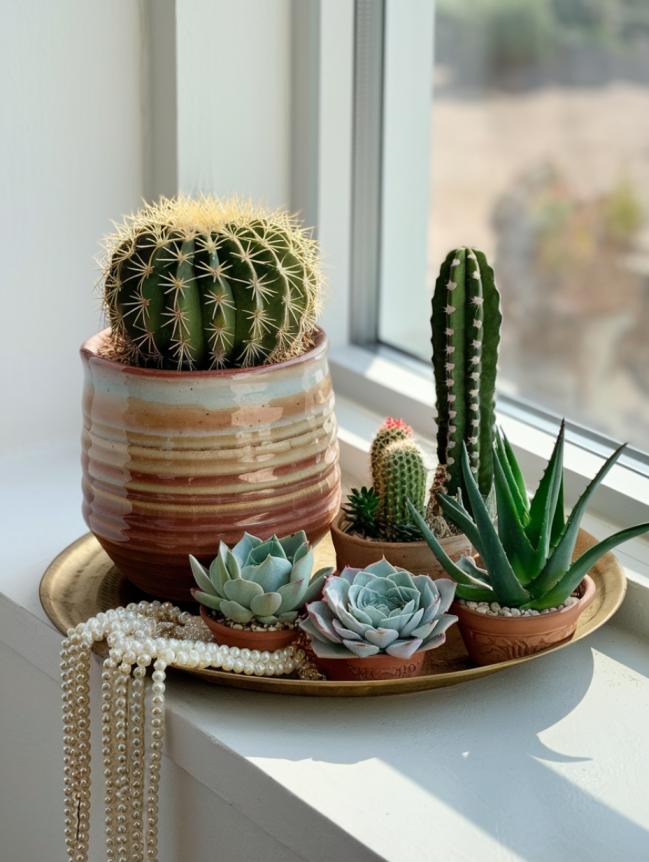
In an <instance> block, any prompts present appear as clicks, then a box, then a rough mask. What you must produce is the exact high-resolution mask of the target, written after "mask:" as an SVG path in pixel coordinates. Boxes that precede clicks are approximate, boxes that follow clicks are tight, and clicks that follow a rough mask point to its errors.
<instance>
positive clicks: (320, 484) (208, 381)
mask: <svg viewBox="0 0 649 862" xmlns="http://www.w3.org/2000/svg"><path fill="white" fill-rule="evenodd" d="M108 333H109V331H108V330H104V331H103V332H100V333H99V334H98V335H95V336H93V337H92V338H90V339H89V340H88V341H86V342H85V344H83V345H82V347H81V358H82V361H83V366H84V372H85V384H84V392H83V438H82V450H83V455H82V465H83V515H84V518H85V520H86V523H87V524H88V527H89V528H90V529H91V530H92V532H93V533H94V534H95V536H96V537H97V539H98V540H99V542H100V543H101V545H102V546H103V548H104V549H105V551H106V553H107V554H108V555H109V557H110V558H111V559H112V560H113V562H114V563H115V565H116V566H117V567H118V568H119V569H120V571H121V572H122V573H123V574H124V575H125V576H126V577H127V578H128V579H129V580H130V581H132V582H133V583H134V584H135V585H136V586H137V587H139V588H140V589H141V590H143V591H144V592H146V593H148V594H150V595H153V596H156V597H158V598H162V599H168V600H171V601H189V600H190V599H191V596H190V593H189V590H190V587H191V586H193V579H192V576H191V572H190V569H189V565H188V561H187V555H188V554H189V553H192V554H194V555H195V556H196V557H198V559H199V560H201V562H203V563H208V562H209V561H210V560H211V559H212V558H213V557H214V556H215V554H216V551H217V548H218V543H219V540H221V539H222V540H224V541H225V542H227V543H228V544H232V543H234V542H236V541H238V540H239V539H240V538H241V536H242V534H243V532H244V530H247V531H249V532H251V533H254V534H255V535H257V536H260V537H261V538H266V537H268V536H270V535H272V534H273V533H277V534H279V535H286V534H289V533H292V532H295V531H296V530H300V529H303V530H305V531H306V532H307V534H308V536H309V539H310V540H311V541H312V542H314V541H316V540H317V539H319V538H320V537H322V536H323V535H324V534H325V533H326V532H327V530H328V529H329V525H330V524H331V522H332V520H333V519H334V517H335V514H336V512H337V510H338V507H339V504H340V469H339V465H338V444H337V440H336V419H335V415H334V396H333V391H332V386H331V379H330V377H329V369H328V365H327V357H326V352H327V341H326V336H325V334H324V332H322V331H319V332H318V335H317V338H316V343H315V346H314V347H313V349H312V350H310V351H308V352H307V353H305V354H303V355H302V356H299V357H296V358H294V359H290V360H288V361H287V362H282V363H279V364H277V365H272V366H260V367H258V368H246V369H233V370H222V371H181V372H178V371H162V370H157V369H145V368H135V367H132V366H128V365H124V364H122V363H119V362H115V361H113V360H110V359H107V358H105V356H103V355H101V354H102V353H103V352H104V351H105V348H106V346H107V343H108Z"/></svg>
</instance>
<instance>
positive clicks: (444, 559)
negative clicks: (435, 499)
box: [408, 500, 485, 587]
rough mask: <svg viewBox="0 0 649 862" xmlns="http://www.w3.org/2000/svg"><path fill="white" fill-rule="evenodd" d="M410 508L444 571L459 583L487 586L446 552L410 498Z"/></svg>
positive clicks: (412, 515)
mask: <svg viewBox="0 0 649 862" xmlns="http://www.w3.org/2000/svg"><path fill="white" fill-rule="evenodd" d="M408 509H409V511H410V516H411V517H412V519H413V521H414V522H415V524H417V526H418V527H419V529H420V530H421V534H422V536H423V537H424V541H425V542H426V544H427V545H428V547H429V548H430V549H431V551H432V552H433V554H435V556H436V557H437V560H438V561H439V564H440V565H441V567H442V568H443V569H444V571H445V572H446V573H447V574H448V575H450V576H451V577H452V578H453V580H454V581H456V583H458V584H466V585H468V586H480V587H482V586H485V585H484V584H482V583H481V582H480V581H476V580H475V578H473V577H472V576H471V575H468V574H467V573H466V572H465V571H464V570H463V569H461V568H460V567H459V566H458V565H457V563H454V562H453V560H452V559H451V558H450V557H449V555H448V554H447V553H446V551H445V550H444V548H443V547H442V546H441V544H440V542H439V539H438V538H437V536H436V535H435V534H434V533H433V531H432V530H431V529H430V527H429V526H428V524H427V523H426V521H425V520H424V518H423V517H422V516H421V514H420V513H419V512H418V511H417V510H416V509H415V507H414V506H413V505H412V503H411V502H410V500H408Z"/></svg>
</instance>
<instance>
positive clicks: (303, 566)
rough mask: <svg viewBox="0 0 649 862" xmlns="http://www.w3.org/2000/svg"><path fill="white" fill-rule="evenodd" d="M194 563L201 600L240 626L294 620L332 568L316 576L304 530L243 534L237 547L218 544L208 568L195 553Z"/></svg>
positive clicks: (200, 601)
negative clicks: (280, 534) (279, 534)
mask: <svg viewBox="0 0 649 862" xmlns="http://www.w3.org/2000/svg"><path fill="white" fill-rule="evenodd" d="M189 562H190V565H191V569H192V574H193V575H194V580H195V581H196V584H197V586H198V589H196V590H192V595H193V597H194V598H195V599H196V601H197V602H199V603H200V604H202V605H204V606H205V607H207V608H211V609H212V610H215V611H218V612H219V613H220V614H221V615H222V616H223V617H224V618H225V619H226V620H230V621H231V622H233V623H239V624H241V625H247V624H248V623H257V624H261V625H263V626H277V625H278V624H282V623H284V624H286V623H292V622H294V621H295V619H296V618H297V615H298V613H299V611H300V609H301V608H302V607H303V606H304V604H305V603H306V602H308V601H311V600H312V599H314V598H315V597H316V596H319V595H320V593H321V591H322V585H323V583H324V580H325V578H326V577H327V576H328V575H330V574H331V573H332V572H333V568H324V569H320V570H319V571H318V572H316V573H315V575H314V576H313V577H311V570H312V568H313V550H312V549H311V548H310V547H309V542H308V539H307V536H306V533H304V532H303V531H300V532H298V533H293V534H292V535H290V536H286V537H284V538H283V539H278V538H277V536H273V537H272V538H270V539H267V540H266V541H262V540H261V539H258V538H257V537H256V536H252V535H250V534H249V533H244V535H243V538H242V539H241V541H239V542H237V544H236V545H235V546H234V547H233V548H232V549H230V548H229V547H228V546H227V545H226V544H225V542H221V543H220V544H219V551H218V554H217V556H216V557H215V558H214V560H213V561H212V563H211V565H210V567H209V569H206V568H205V567H204V566H203V565H202V564H201V563H200V562H199V561H198V560H197V559H196V558H195V557H193V556H190V557H189Z"/></svg>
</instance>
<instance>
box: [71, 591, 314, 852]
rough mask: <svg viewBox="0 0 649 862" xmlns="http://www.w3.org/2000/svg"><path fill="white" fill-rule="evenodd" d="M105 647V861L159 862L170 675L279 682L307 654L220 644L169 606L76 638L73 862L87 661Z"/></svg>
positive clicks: (84, 774)
mask: <svg viewBox="0 0 649 862" xmlns="http://www.w3.org/2000/svg"><path fill="white" fill-rule="evenodd" d="M170 635H173V636H170ZM99 641H105V642H106V643H107V645H108V656H107V657H106V659H105V661H104V664H103V667H102V673H101V746H102V749H101V753H102V762H103V770H104V807H105V820H104V825H105V833H106V859H107V862H156V860H157V858H158V810H159V795H160V771H161V766H162V751H163V747H164V735H165V724H164V703H165V679H166V671H167V668H168V667H169V666H173V667H179V668H210V667H212V668H220V669H222V670H225V671H231V672H233V673H243V674H247V675H248V676H251V675H255V676H281V675H283V674H288V673H292V672H293V671H295V670H298V669H300V668H301V667H302V666H303V665H305V661H306V658H305V654H304V652H303V651H302V650H301V649H298V648H296V647H287V648H286V649H281V650H277V651H275V652H272V653H271V652H259V651H258V650H247V649H239V648H237V647H227V646H223V645H220V644H217V643H214V642H213V641H211V634H210V632H209V630H208V629H207V627H206V626H205V625H204V624H203V623H202V621H201V620H200V619H197V618H196V617H193V616H192V615H191V614H189V613H187V612H184V611H181V610H180V609H179V608H176V607H174V606H173V605H171V604H169V603H168V602H166V603H164V604H161V603H160V602H140V603H139V604H137V605H136V604H130V605H128V606H127V607H125V608H116V609H115V610H109V611H106V612H105V613H100V614H98V615H97V616H96V617H92V618H91V619H89V620H88V621H87V622H85V623H80V624H79V625H78V626H76V627H75V628H72V629H70V630H69V631H68V632H67V637H66V638H65V640H64V641H63V643H62V645H61V687H62V697H63V762H64V799H65V803H64V813H65V846H66V851H67V855H68V860H69V862H88V851H89V844H90V765H91V763H90V762H91V749H90V653H91V650H92V645H93V643H96V642H99ZM149 666H151V667H152V673H151V679H152V684H151V689H150V690H151V697H150V706H149V716H150V718H149V722H148V725H147V721H146V686H145V679H146V675H147V668H149ZM147 730H148V734H147V732H146V731H147ZM147 735H148V746H147V745H146V737H147ZM147 747H148V769H147Z"/></svg>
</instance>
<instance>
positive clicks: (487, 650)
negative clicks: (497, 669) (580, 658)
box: [452, 575, 595, 665]
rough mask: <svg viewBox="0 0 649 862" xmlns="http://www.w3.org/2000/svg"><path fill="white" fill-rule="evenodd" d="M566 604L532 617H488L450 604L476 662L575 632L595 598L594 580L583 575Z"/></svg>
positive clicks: (530, 649) (535, 648) (514, 654)
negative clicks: (574, 594) (582, 616)
mask: <svg viewBox="0 0 649 862" xmlns="http://www.w3.org/2000/svg"><path fill="white" fill-rule="evenodd" d="M575 598H576V599H577V600H576V601H575V602H573V603H571V604H570V606H568V607H563V608H561V609H560V610H558V611H551V612H550V613H539V614H538V615H535V616H527V615H526V616H488V615H487V614H486V613H478V612H477V611H476V610H473V609H471V608H469V607H467V606H466V605H465V604H463V603H462V602H454V603H453V607H452V610H453V613H455V614H457V617H458V626H459V628H460V633H461V634H462V639H463V641H464V644H465V646H466V648H467V652H468V653H469V655H470V656H471V659H472V661H474V662H475V663H476V664H478V665H486V664H495V663H496V662H500V661H507V660H508V659H512V658H521V657H522V656H525V655H532V654H533V653H536V652H541V650H544V649H547V648H548V647H551V646H554V645H555V644H557V643H561V641H564V640H567V638H570V637H572V636H573V634H574V633H575V629H576V627H577V620H578V619H579V617H580V615H581V614H582V613H583V612H584V611H585V610H586V608H587V607H588V605H589V604H590V603H591V602H592V600H593V599H594V598H595V583H594V581H593V579H592V578H591V577H590V576H588V575H587V576H586V577H585V578H584V580H583V582H582V584H581V585H580V587H579V588H578V590H577V595H576V597H575Z"/></svg>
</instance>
